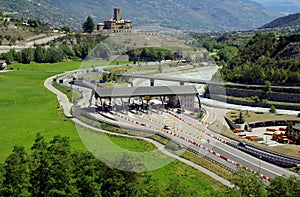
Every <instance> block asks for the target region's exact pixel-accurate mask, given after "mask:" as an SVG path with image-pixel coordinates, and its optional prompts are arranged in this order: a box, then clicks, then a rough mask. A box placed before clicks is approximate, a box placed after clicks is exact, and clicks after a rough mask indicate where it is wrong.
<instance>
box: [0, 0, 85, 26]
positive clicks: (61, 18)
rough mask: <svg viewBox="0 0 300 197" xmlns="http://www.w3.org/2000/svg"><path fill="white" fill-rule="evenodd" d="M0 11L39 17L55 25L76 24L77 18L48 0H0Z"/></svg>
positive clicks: (26, 17)
mask: <svg viewBox="0 0 300 197" xmlns="http://www.w3.org/2000/svg"><path fill="white" fill-rule="evenodd" d="M0 11H1V12H8V13H12V15H14V17H24V18H25V19H29V18H32V19H39V20H41V21H42V22H43V23H50V24H52V25H56V26H64V25H68V26H76V25H78V23H80V22H79V20H78V19H76V17H73V16H71V15H69V14H67V13H66V12H64V11H63V10H62V9H60V8H58V7H57V6H55V5H53V4H52V3H51V2H49V1H48V0H9V1H8V0H0Z"/></svg>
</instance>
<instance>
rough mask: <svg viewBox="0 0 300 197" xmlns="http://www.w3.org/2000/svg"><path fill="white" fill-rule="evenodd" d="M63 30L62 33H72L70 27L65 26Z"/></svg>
mask: <svg viewBox="0 0 300 197" xmlns="http://www.w3.org/2000/svg"><path fill="white" fill-rule="evenodd" d="M61 30H62V31H65V32H67V33H69V32H70V31H71V30H70V27H69V26H63V27H62V28H61Z"/></svg>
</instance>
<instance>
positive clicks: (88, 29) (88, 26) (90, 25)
mask: <svg viewBox="0 0 300 197" xmlns="http://www.w3.org/2000/svg"><path fill="white" fill-rule="evenodd" d="M82 29H83V32H85V33H92V32H93V31H94V29H95V23H94V21H93V18H92V17H91V16H88V17H87V19H86V21H85V22H84V23H83V24H82Z"/></svg>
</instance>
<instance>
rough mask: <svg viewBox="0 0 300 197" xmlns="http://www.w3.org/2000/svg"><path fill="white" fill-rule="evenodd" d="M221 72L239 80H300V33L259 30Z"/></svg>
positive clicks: (229, 78) (235, 80) (226, 77)
mask: <svg viewBox="0 0 300 197" xmlns="http://www.w3.org/2000/svg"><path fill="white" fill-rule="evenodd" d="M221 73H222V74H223V78H224V79H225V80H226V81H231V82H239V83H264V81H270V82H279V83H300V34H294V35H281V36H277V35H275V34H274V33H261V32H257V33H256V34H255V36H254V37H252V38H251V39H250V40H249V41H248V43H247V44H246V45H245V47H243V48H241V49H240V50H239V51H238V55H236V56H235V57H233V58H232V59H230V60H229V61H228V62H227V63H226V64H225V66H224V67H223V69H222V71H221Z"/></svg>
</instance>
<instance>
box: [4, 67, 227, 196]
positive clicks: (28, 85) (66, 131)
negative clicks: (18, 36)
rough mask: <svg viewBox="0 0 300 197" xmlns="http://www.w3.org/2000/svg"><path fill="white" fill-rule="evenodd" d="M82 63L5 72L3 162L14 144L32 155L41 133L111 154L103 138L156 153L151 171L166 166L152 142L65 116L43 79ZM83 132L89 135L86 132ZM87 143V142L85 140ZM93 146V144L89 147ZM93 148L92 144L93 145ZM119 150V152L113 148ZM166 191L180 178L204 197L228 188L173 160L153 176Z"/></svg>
mask: <svg viewBox="0 0 300 197" xmlns="http://www.w3.org/2000/svg"><path fill="white" fill-rule="evenodd" d="M80 64H81V63H80V62H64V63H58V64H36V63H32V64H29V65H22V64H15V65H13V66H10V67H12V68H14V71H13V72H7V73H1V74H0V89H1V91H0V110H1V114H2V117H1V124H0V134H1V137H0V139H1V145H0V161H1V162H3V161H4V160H5V158H6V157H7V156H8V155H9V154H11V151H12V149H13V147H14V146H15V145H22V146H24V147H25V149H26V150H27V151H29V150H30V147H31V146H32V144H33V141H34V139H35V137H36V133H37V132H40V133H41V134H42V135H43V136H45V138H46V140H48V141H49V140H51V139H52V138H53V136H55V135H62V136H67V137H69V138H70V140H71V146H72V148H73V149H77V150H109V149H108V148H107V146H104V147H103V148H102V149H99V147H101V145H102V146H103V145H105V143H104V142H107V140H106V141H103V137H105V138H106V139H107V138H108V139H109V140H108V141H111V142H113V143H114V144H116V145H117V147H121V149H122V150H127V151H130V152H137V153H140V154H142V155H148V154H144V153H145V152H149V151H152V152H157V153H156V154H155V156H156V157H155V158H156V159H153V158H152V157H145V159H146V161H147V162H148V163H147V165H148V166H147V168H148V169H150V168H151V166H152V167H153V166H155V165H161V162H163V161H165V160H167V161H169V160H170V158H167V157H166V156H164V155H163V154H162V153H161V152H160V151H157V150H156V147H154V146H153V145H152V144H149V143H146V142H144V141H141V140H132V139H127V138H120V137H114V136H105V135H101V134H97V133H95V132H92V131H88V130H84V129H82V128H76V126H75V124H74V123H73V121H71V120H69V119H68V118H66V117H65V116H64V115H63V113H62V111H61V109H60V108H59V106H58V102H57V98H56V96H55V95H54V94H53V93H51V92H50V91H48V90H47V89H46V88H45V87H44V80H45V79H46V78H48V77H50V76H53V75H57V74H59V73H62V72H64V71H66V70H74V69H78V68H79V66H80ZM82 131H84V132H82ZM85 140H87V141H85ZM87 142H88V143H87ZM90 145H92V146H90ZM111 150H112V151H114V149H111ZM148 173H149V174H150V175H152V176H153V181H155V180H156V179H157V180H158V181H159V183H160V184H161V185H162V187H166V186H167V184H168V183H169V181H170V180H172V178H173V177H177V178H180V179H181V180H182V182H183V183H184V184H186V185H187V187H191V188H193V190H195V192H196V193H198V194H199V195H204V194H207V195H211V194H212V193H214V191H216V190H223V189H225V186H224V185H222V184H221V183H219V182H217V181H215V180H214V179H212V178H211V177H209V176H207V175H205V174H203V173H201V172H200V171H198V170H196V169H194V168H192V167H190V166H188V165H185V164H183V163H181V162H179V161H173V162H171V163H170V162H168V164H167V165H166V166H164V167H163V168H158V169H156V170H152V171H150V172H148Z"/></svg>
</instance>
